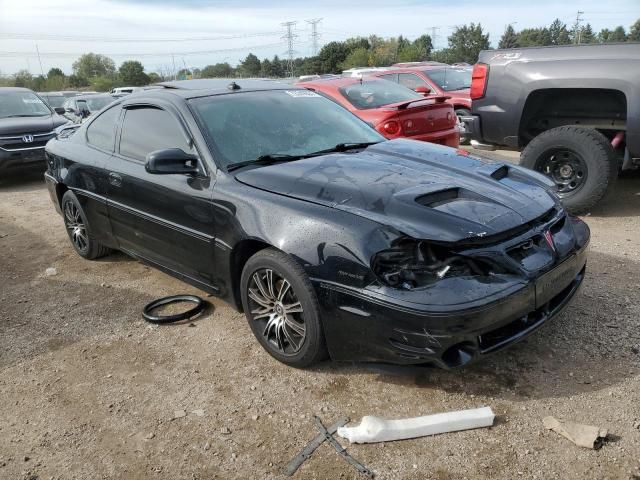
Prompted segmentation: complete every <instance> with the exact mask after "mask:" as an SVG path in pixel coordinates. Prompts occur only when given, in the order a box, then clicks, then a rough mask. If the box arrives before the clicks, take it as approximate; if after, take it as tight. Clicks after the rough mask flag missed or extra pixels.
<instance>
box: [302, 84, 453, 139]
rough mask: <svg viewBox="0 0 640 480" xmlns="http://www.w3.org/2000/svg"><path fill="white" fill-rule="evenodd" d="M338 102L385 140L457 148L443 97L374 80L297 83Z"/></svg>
mask: <svg viewBox="0 0 640 480" xmlns="http://www.w3.org/2000/svg"><path fill="white" fill-rule="evenodd" d="M299 85H300V86H302V87H305V88H307V89H309V90H313V91H315V92H317V93H320V94H322V95H324V96H326V97H328V98H330V99H332V100H333V101H335V102H337V103H339V104H340V105H342V106H343V107H345V108H346V109H348V110H349V111H351V112H352V113H354V114H355V115H357V116H358V117H360V118H361V119H362V120H364V121H365V122H368V123H369V124H371V125H372V126H373V127H374V128H375V129H376V130H377V131H378V132H380V133H381V134H382V135H384V136H385V137H386V138H389V139H391V138H398V137H407V138H412V139H414V140H423V141H425V142H432V143H438V144H440V145H447V146H449V147H458V145H459V143H460V134H459V130H458V126H457V118H456V115H455V113H454V111H453V108H452V107H451V105H450V104H448V103H446V101H445V100H446V99H445V97H432V98H425V97H424V96H423V95H421V94H419V93H416V92H413V91H411V90H409V89H408V88H406V87H403V86H402V85H398V84H397V83H393V82H388V81H386V80H380V79H377V78H371V77H368V78H364V79H360V78H351V77H349V78H335V79H326V80H312V81H310V82H304V83H300V84H299Z"/></svg>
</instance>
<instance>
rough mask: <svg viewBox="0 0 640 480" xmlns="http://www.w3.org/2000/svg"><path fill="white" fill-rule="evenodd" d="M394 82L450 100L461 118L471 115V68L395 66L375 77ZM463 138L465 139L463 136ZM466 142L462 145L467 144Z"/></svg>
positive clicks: (376, 74)
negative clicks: (443, 96)
mask: <svg viewBox="0 0 640 480" xmlns="http://www.w3.org/2000/svg"><path fill="white" fill-rule="evenodd" d="M373 75H374V76H376V77H379V78H384V79H385V80H390V81H392V82H396V83H399V84H400V85H404V86H405V87H407V88H410V89H411V90H413V91H415V92H418V93H421V94H423V95H425V96H426V97H431V96H435V97H439V96H442V95H446V96H447V97H450V98H449V99H448V100H447V102H449V103H450V104H451V105H453V108H454V110H455V112H456V115H457V116H458V117H464V116H469V115H471V96H470V95H469V88H470V87H471V68H468V67H451V66H449V65H444V64H440V65H433V64H431V65H429V64H425V65H417V66H411V67H396V66H392V67H390V68H389V69H388V70H387V71H385V72H380V73H375V74H373ZM463 137H464V135H463ZM465 140H466V139H465V138H463V139H462V142H463V143H464V142H465Z"/></svg>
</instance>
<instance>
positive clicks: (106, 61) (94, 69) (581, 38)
mask: <svg viewBox="0 0 640 480" xmlns="http://www.w3.org/2000/svg"><path fill="white" fill-rule="evenodd" d="M610 42H640V19H639V20H637V21H636V22H635V23H634V24H633V25H632V26H631V28H630V29H629V32H627V31H626V30H625V28H624V27H623V26H618V27H615V28H614V29H613V30H610V29H607V28H605V29H602V30H601V31H600V32H598V33H597V34H596V33H595V32H594V31H593V29H592V27H591V25H590V24H586V25H584V26H581V27H580V28H576V27H569V26H567V25H566V24H565V23H563V22H561V21H560V20H559V19H556V20H554V21H553V22H552V23H551V24H550V25H548V26H544V27H539V28H525V29H522V30H520V31H516V30H515V29H514V28H513V26H512V25H508V26H507V28H506V29H505V31H504V33H503V35H502V37H501V38H500V41H499V44H498V47H499V48H518V47H533V46H549V45H569V44H574V43H580V44H589V43H610ZM489 48H491V47H490V43H489V34H488V33H486V32H485V31H484V30H483V28H482V25H481V24H475V23H470V24H468V25H462V26H458V27H456V28H455V29H454V30H453V32H452V33H451V35H449V37H448V38H447V47H445V48H441V49H439V50H435V49H434V45H433V41H432V38H431V37H430V36H429V35H426V34H425V35H421V36H420V37H418V38H416V39H415V40H409V39H407V38H405V37H403V36H402V35H400V36H399V37H392V38H382V37H379V36H377V35H371V36H369V37H366V38H365V37H354V38H349V39H347V40H344V41H333V42H329V43H327V44H326V45H324V46H323V47H322V49H320V51H319V52H318V54H317V55H314V56H310V57H299V58H295V59H293V60H292V61H291V62H289V61H288V60H287V59H283V58H280V57H279V56H278V55H275V56H274V57H272V58H270V59H269V58H264V59H262V60H260V59H259V58H258V57H257V56H256V55H254V54H253V53H249V54H248V55H247V56H246V57H245V59H244V60H242V61H241V62H240V63H239V64H238V65H237V66H236V67H233V66H231V65H230V64H229V63H227V62H223V63H216V64H211V65H207V66H205V67H203V68H192V69H187V68H183V69H181V70H178V71H177V72H161V73H157V72H151V73H146V72H145V71H144V66H143V65H142V63H140V62H139V61H137V60H127V61H125V62H123V63H122V64H121V65H120V66H119V67H118V68H116V64H115V62H114V61H113V60H112V59H111V58H109V57H108V56H106V55H101V54H97V53H86V54H84V55H82V56H81V57H80V58H78V59H77V60H76V61H75V62H74V63H73V73H72V74H71V75H65V74H64V72H63V71H62V70H61V69H60V68H52V69H50V70H49V72H48V73H47V74H46V75H35V76H34V75H32V74H31V73H29V72H28V71H27V70H21V71H19V72H17V73H16V74H14V75H12V76H10V77H5V78H3V79H0V86H3V85H4V86H18V87H27V88H31V89H32V90H36V91H56V90H64V89H69V88H80V89H83V88H84V89H93V90H97V91H109V90H110V89H111V88H113V87H118V86H124V85H129V86H140V85H148V84H150V83H155V82H159V81H164V80H170V79H187V78H230V77H267V78H282V77H287V76H299V75H312V74H325V73H340V72H341V71H342V70H346V69H349V68H353V67H379V66H388V65H391V64H393V63H397V62H415V61H423V60H433V61H439V62H443V63H449V64H451V63H458V62H464V63H469V64H473V63H475V62H476V60H477V58H478V54H479V53H480V51H481V50H486V49H489Z"/></svg>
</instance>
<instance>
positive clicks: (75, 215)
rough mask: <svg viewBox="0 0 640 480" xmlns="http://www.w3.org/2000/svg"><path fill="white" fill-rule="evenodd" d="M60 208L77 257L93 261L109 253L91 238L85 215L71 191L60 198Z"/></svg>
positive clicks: (108, 250)
mask: <svg viewBox="0 0 640 480" xmlns="http://www.w3.org/2000/svg"><path fill="white" fill-rule="evenodd" d="M61 207H62V216H63V219H64V226H65V229H66V231H67V235H68V236H69V240H70V241H71V245H72V246H73V249H74V250H75V251H76V253H77V254H78V255H80V256H81V257H83V258H86V259H87V260H94V259H96V258H100V257H104V256H105V255H107V254H108V253H109V252H111V249H109V248H107V247H105V246H104V245H102V244H101V243H99V242H98V241H96V240H95V239H94V238H93V236H92V231H91V226H90V225H89V222H88V220H87V215H86V214H85V212H84V210H83V208H82V205H80V202H78V198H77V197H76V196H75V194H74V193H73V192H72V191H70V190H68V191H67V192H65V194H64V195H63V196H62V202H61Z"/></svg>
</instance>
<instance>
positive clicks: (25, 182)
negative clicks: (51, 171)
mask: <svg viewBox="0 0 640 480" xmlns="http://www.w3.org/2000/svg"><path fill="white" fill-rule="evenodd" d="M43 182H44V169H42V170H40V169H33V168H30V169H27V168H20V169H15V170H10V171H9V172H3V173H2V174H0V189H2V190H4V191H11V190H12V189H16V190H23V189H24V188H25V187H31V186H34V187H35V186H41V185H42V183H43Z"/></svg>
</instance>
